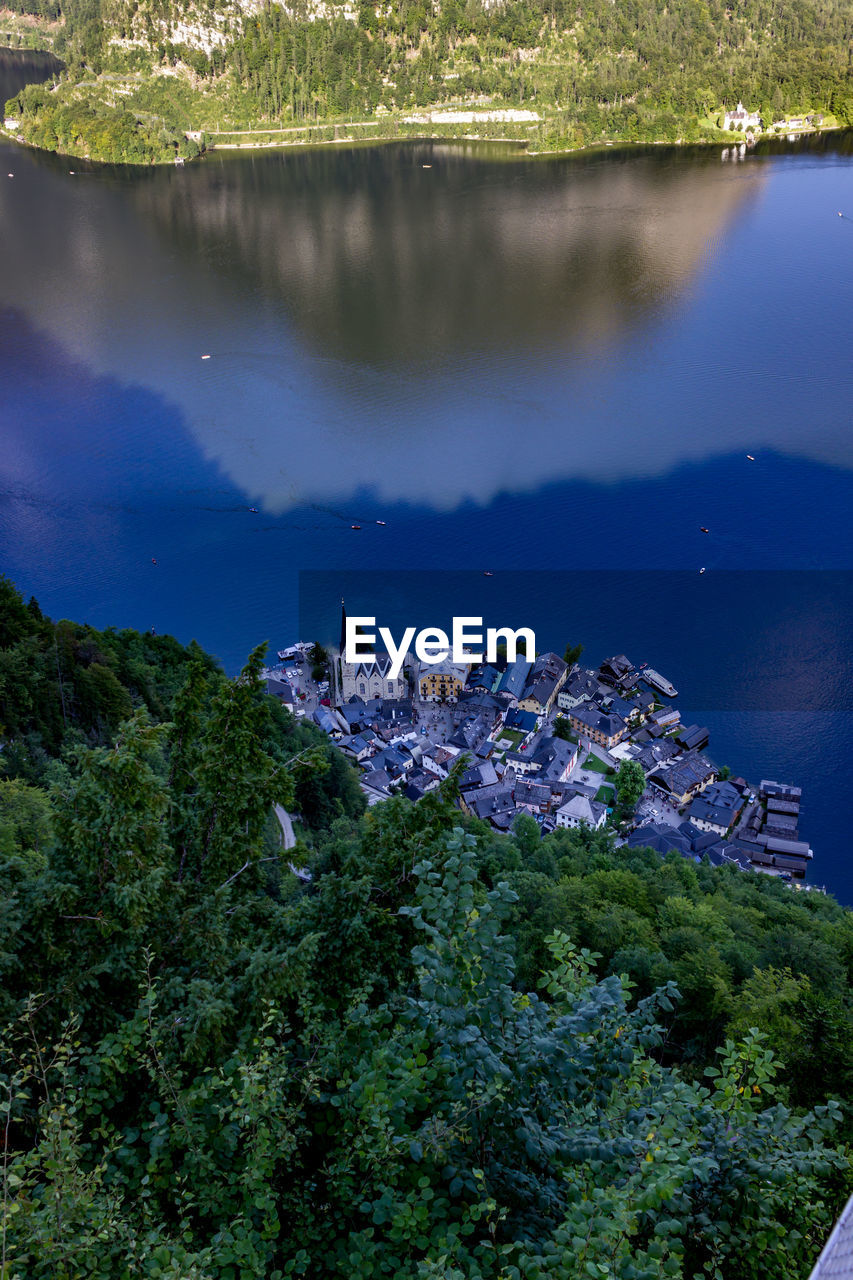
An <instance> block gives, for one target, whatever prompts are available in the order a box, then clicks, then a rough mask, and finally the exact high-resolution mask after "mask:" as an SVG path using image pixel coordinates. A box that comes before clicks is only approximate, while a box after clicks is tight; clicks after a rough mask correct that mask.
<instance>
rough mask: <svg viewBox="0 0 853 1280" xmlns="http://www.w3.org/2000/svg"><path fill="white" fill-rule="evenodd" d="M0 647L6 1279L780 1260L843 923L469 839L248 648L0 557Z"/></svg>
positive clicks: (843, 1186)
mask: <svg viewBox="0 0 853 1280" xmlns="http://www.w3.org/2000/svg"><path fill="white" fill-rule="evenodd" d="M57 655H58V662H56V661H54V662H53V663H51V658H54V659H55V658H56V657H57ZM0 662H2V668H0V669H2V673H3V674H2V680H3V683H2V686H0V707H1V708H2V714H3V717H4V720H3V726H2V751H0V762H2V765H3V769H4V773H3V776H2V777H0V939H2V944H0V1115H2V1116H3V1117H4V1120H3V1124H2V1125H1V1126H0V1147H2V1154H1V1155H0V1182H2V1186H0V1250H2V1260H3V1267H4V1271H3V1274H4V1278H5V1280H25V1278H26V1280H72V1278H73V1280H103V1278H104V1277H107V1276H109V1277H115V1278H116V1280H139V1277H152V1278H154V1277H160V1278H161V1280H163V1278H165V1277H171V1278H172V1280H179V1278H180V1280H259V1277H264V1278H265V1280H282V1278H283V1277H286V1276H304V1277H312V1280H313V1277H317V1276H322V1277H340V1278H341V1280H350V1278H351V1277H364V1278H365V1280H374V1278H375V1280H379V1278H380V1277H382V1276H388V1277H395V1278H396V1280H439V1277H441V1278H442V1280H469V1278H474V1280H476V1278H477V1277H481V1278H483V1280H486V1278H487V1280H543V1278H545V1277H548V1278H549V1280H582V1278H585V1277H589V1276H601V1277H612V1278H613V1280H657V1278H658V1277H660V1276H669V1277H673V1278H674V1280H695V1278H696V1277H704V1276H707V1277H717V1276H725V1277H726V1280H747V1278H751V1277H754V1276H756V1275H758V1274H761V1275H763V1276H766V1277H767V1280H801V1278H802V1277H803V1276H804V1275H805V1274H807V1272H808V1269H809V1266H810V1265H811V1262H812V1261H813V1259H814V1257H815V1256H816V1254H817V1252H818V1250H819V1248H820V1246H821V1244H822V1242H823V1240H824V1239H825V1237H826V1235H827V1233H828V1231H829V1228H830V1226H831V1223H832V1221H833V1218H834V1216H835V1215H836V1214H837V1212H838V1209H839V1206H840V1204H841V1203H842V1202H843V1199H844V1197H845V1195H846V1194H848V1193H849V1190H850V1188H851V1183H853V1165H851V1158H850V1152H849V1148H848V1146H847V1144H846V1141H845V1139H846V1138H847V1137H848V1136H849V1134H850V1121H851V1117H850V1113H849V1110H848V1109H847V1105H846V1102H845V1099H847V1098H849V1096H850V1086H851V1083H853V1082H851V1071H853V1062H851V1057H853V1049H852V1048H851V1046H853V1034H851V1029H853V914H851V913H850V912H849V911H846V910H844V909H842V908H841V907H840V906H838V904H836V903H835V902H833V901H832V899H831V898H828V897H825V896H824V895H822V894H818V893H814V894H806V893H796V892H795V891H794V890H792V889H790V888H788V887H786V886H784V885H782V884H780V883H779V882H775V881H771V880H769V879H763V878H761V877H759V876H757V875H752V874H745V873H740V872H738V871H736V870H735V869H733V868H729V869H727V870H716V869H712V868H711V867H709V866H696V865H694V864H692V863H688V862H685V861H684V860H683V859H681V858H679V857H676V856H670V857H669V858H667V859H666V860H665V861H661V859H660V858H658V857H657V855H655V854H653V853H651V852H650V851H643V850H639V851H638V850H631V851H623V850H614V849H613V848H612V846H611V844H610V842H609V838H608V837H607V836H605V835H602V834H601V833H598V834H594V833H589V832H585V831H579V832H570V831H561V832H558V833H555V834H553V835H552V836H549V837H548V838H546V839H544V840H542V839H540V835H539V831H538V828H537V827H536V824H535V823H534V822H532V820H531V821H529V822H528V821H524V820H520V821H519V823H518V824H517V827H516V830H515V832H514V833H513V835H512V836H510V837H506V836H501V835H498V834H497V833H495V832H493V831H490V830H489V829H488V828H487V827H486V826H485V825H481V824H480V823H478V822H476V821H472V820H470V819H467V818H464V817H463V816H462V815H461V813H460V812H459V810H458V809H457V808H455V807H454V803H453V798H454V789H455V782H456V780H455V777H454V776H453V775H451V776H450V778H449V779H448V780H447V781H446V782H445V783H444V784H442V787H441V790H440V791H439V792H436V793H433V794H431V795H429V796H427V797H425V798H424V799H423V800H421V801H420V802H419V803H418V804H417V805H412V804H411V803H410V802H409V801H407V800H406V799H404V798H402V797H397V798H395V799H392V800H389V801H388V802H386V803H384V804H381V805H377V806H376V807H375V808H373V809H371V810H369V811H367V812H366V813H365V812H364V804H363V800H362V798H361V795H360V792H359V789H358V786H357V782H356V776H355V773H354V771H353V769H352V767H351V766H350V765H349V764H347V763H346V761H345V760H344V759H343V757H342V756H341V755H340V754H339V753H338V752H337V751H336V750H335V749H334V748H332V747H331V746H329V744H328V743H326V742H323V741H322V740H321V739H320V736H319V735H318V734H317V733H315V732H314V731H313V730H312V729H311V728H310V726H305V725H299V724H297V723H296V722H295V721H294V720H292V719H291V718H290V717H289V715H287V714H286V713H285V712H283V711H282V709H281V707H280V706H279V705H278V704H277V702H276V701H275V699H273V698H270V697H268V696H267V695H266V694H264V693H263V691H262V689H263V686H262V684H261V682H260V680H259V670H260V663H261V650H257V651H255V652H254V653H253V654H252V655H251V657H250V659H249V661H248V663H247V666H246V668H245V670H244V671H243V673H242V674H241V676H240V677H239V678H238V679H236V680H227V679H226V678H225V677H224V676H223V675H222V674H221V673H220V672H219V671H218V669H217V667H216V665H215V664H214V663H213V662H211V661H210V659H208V658H206V657H205V655H204V654H203V653H202V652H201V651H200V650H199V649H198V648H197V647H196V646H191V647H190V648H189V649H185V648H183V647H182V646H180V645H178V644H177V643H176V642H175V641H173V640H170V639H168V638H158V637H147V636H141V635H138V634H137V633H134V632H131V631H120V632H114V631H103V632H97V631H94V630H92V629H91V628H88V627H82V626H77V625H75V624H71V623H58V624H54V623H52V622H51V621H50V620H48V619H46V618H44V617H43V616H42V615H41V613H40V611H39V610H38V608H37V606H36V605H35V604H34V603H33V602H30V604H29V605H27V604H25V603H24V601H23V600H22V599H21V598H20V596H19V595H18V594H17V592H16V591H15V590H14V588H13V587H12V586H11V584H9V583H7V582H2V593H0ZM105 673H107V674H105ZM27 691H28V692H27ZM274 804H281V805H284V806H286V807H287V808H288V809H289V810H290V811H292V812H293V813H294V814H295V815H296V817H297V819H298V830H300V831H301V835H300V836H299V838H298V841H297V845H296V848H295V849H291V850H288V851H287V852H284V850H283V849H282V848H281V843H280V840H279V838H278V833H277V828H276V826H275V824H274V823H271V820H270V814H271V808H272V806H273V805H274ZM291 862H292V863H293V865H295V866H297V867H300V868H304V867H306V866H307V867H310V870H311V877H310V879H309V878H306V877H305V874H304V871H303V873H302V877H301V878H297V876H296V875H295V874H294V873H293V872H292V870H291Z"/></svg>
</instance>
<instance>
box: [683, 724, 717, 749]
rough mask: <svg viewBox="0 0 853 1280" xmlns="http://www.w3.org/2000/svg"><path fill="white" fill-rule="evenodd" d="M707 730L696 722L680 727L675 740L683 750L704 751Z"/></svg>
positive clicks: (706, 742)
mask: <svg viewBox="0 0 853 1280" xmlns="http://www.w3.org/2000/svg"><path fill="white" fill-rule="evenodd" d="M708 737H709V735H708V730H707V729H705V728H704V727H700V726H699V725H696V724H690V725H687V726H686V727H684V728H682V729H681V731H680V732H679V734H678V737H677V739H676V741H677V742H678V743H679V745H680V746H681V747H682V748H683V749H684V750H685V751H704V749H705V747H707V745H708Z"/></svg>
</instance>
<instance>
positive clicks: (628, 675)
mask: <svg viewBox="0 0 853 1280" xmlns="http://www.w3.org/2000/svg"><path fill="white" fill-rule="evenodd" d="M598 674H599V678H600V679H601V682H602V684H607V685H610V686H611V688H614V689H617V688H618V689H621V690H622V691H623V692H626V691H627V690H628V689H633V688H634V686H635V685H636V683H637V681H638V679H639V672H638V671H637V669H636V668H635V666H634V664H633V662H631V661H630V659H629V658H626V656H625V654H624V653H617V654H616V655H615V657H613V658H606V659H605V660H604V662H602V664H601V666H600V667H599V668H598Z"/></svg>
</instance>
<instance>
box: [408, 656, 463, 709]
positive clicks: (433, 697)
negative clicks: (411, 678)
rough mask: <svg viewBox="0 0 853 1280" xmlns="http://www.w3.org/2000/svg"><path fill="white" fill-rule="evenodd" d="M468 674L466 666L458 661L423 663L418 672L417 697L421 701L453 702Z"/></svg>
mask: <svg viewBox="0 0 853 1280" xmlns="http://www.w3.org/2000/svg"><path fill="white" fill-rule="evenodd" d="M467 676H468V667H467V666H465V665H463V664H462V663H459V662H451V661H450V660H449V659H447V660H445V661H444V662H435V663H432V664H429V663H426V662H425V663H424V664H423V665H422V666H421V669H420V672H419V673H418V697H419V698H420V699H421V701H422V702H455V701H456V700H457V698H458V697H459V694H460V693H461V691H462V689H463V688H464V687H465V680H466V678H467Z"/></svg>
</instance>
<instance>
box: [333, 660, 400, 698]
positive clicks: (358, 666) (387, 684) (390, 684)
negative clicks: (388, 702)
mask: <svg viewBox="0 0 853 1280" xmlns="http://www.w3.org/2000/svg"><path fill="white" fill-rule="evenodd" d="M407 656H408V655H407ZM340 662H341V699H340V700H341V702H348V701H349V699H350V698H352V697H358V698H364V699H367V698H407V697H408V696H409V685H408V681H407V680H406V678H405V676H404V675H403V673H402V671H401V672H400V674H399V675H398V676H396V677H394V676H392V675H391V666H392V660H391V658H390V656H389V655H388V654H387V653H377V655H376V661H375V662H345V661H344V659H343V658H341V660H340Z"/></svg>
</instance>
